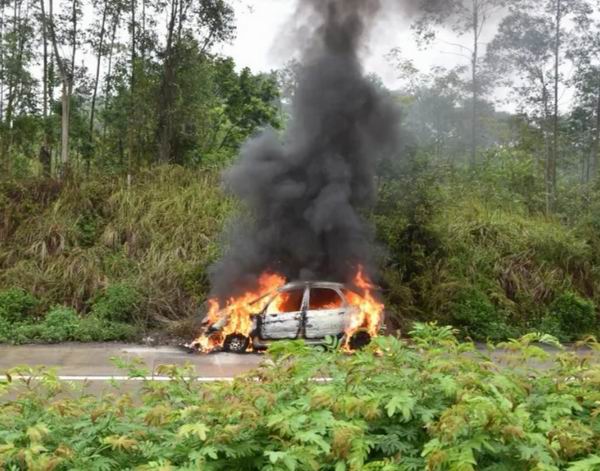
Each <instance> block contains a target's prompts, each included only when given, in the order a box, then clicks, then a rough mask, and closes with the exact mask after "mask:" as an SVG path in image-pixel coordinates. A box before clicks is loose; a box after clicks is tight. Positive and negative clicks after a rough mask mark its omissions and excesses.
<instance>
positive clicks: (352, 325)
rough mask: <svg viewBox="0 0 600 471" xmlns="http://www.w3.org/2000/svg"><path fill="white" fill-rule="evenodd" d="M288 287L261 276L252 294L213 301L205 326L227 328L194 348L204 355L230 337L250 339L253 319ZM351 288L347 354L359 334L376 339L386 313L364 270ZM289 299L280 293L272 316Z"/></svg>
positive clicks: (271, 308) (281, 281) (269, 275)
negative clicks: (278, 291) (351, 343)
mask: <svg viewBox="0 0 600 471" xmlns="http://www.w3.org/2000/svg"><path fill="white" fill-rule="evenodd" d="M285 283H286V279H285V278H284V277H283V276H281V275H278V274H274V273H269V272H266V273H263V274H262V275H261V276H260V278H259V280H258V288H256V289H255V290H253V291H248V292H246V293H244V294H242V295H240V296H237V297H232V298H229V299H228V300H227V301H226V302H225V303H224V304H221V303H219V301H218V300H217V299H210V300H209V301H208V307H209V309H208V314H207V318H206V321H205V325H206V326H208V327H210V326H213V325H215V324H218V323H219V322H226V324H225V325H223V326H222V327H221V326H219V327H220V328H219V331H218V332H213V333H204V334H202V335H201V336H200V337H199V338H198V339H196V340H195V341H194V342H193V343H192V344H191V346H192V347H194V348H197V349H198V350H200V351H202V352H210V351H213V350H215V349H216V348H218V347H221V346H222V345H223V343H224V342H225V339H226V338H227V336H229V335H232V334H241V335H244V336H245V337H250V334H251V331H252V316H254V315H257V314H259V313H261V312H262V311H263V309H264V308H265V307H266V305H267V303H268V302H270V301H271V300H273V296H269V294H271V293H275V291H277V290H278V289H279V288H281V287H282V286H284V285H285ZM352 285H353V287H354V288H356V289H357V291H356V292H355V291H350V290H347V291H346V293H347V294H346V295H347V301H348V303H349V304H350V306H352V311H351V313H352V314H351V318H350V321H349V324H348V326H347V328H346V330H345V334H346V344H345V349H347V350H349V349H350V347H349V346H348V343H349V341H350V339H351V338H352V336H353V335H354V334H356V333H357V332H359V331H365V332H367V333H368V334H369V335H370V336H371V338H373V337H376V336H377V334H378V331H379V327H380V326H381V321H382V317H383V310H384V305H383V304H382V303H380V302H379V301H377V300H376V299H375V297H374V296H373V291H374V289H375V287H374V285H373V284H372V283H371V281H370V280H369V278H368V276H367V275H366V274H365V273H364V269H363V267H362V266H359V267H358V271H357V273H356V276H355V278H354V281H353V283H352ZM290 296H291V295H290V294H289V293H286V292H282V293H279V295H278V296H277V297H276V298H275V299H274V302H272V303H271V304H270V305H269V313H277V312H281V311H282V310H283V307H284V306H285V305H286V304H287V303H288V302H289V300H290ZM337 307H339V305H338V304H336V303H333V304H326V305H325V306H321V307H320V309H327V308H332V309H334V308H337Z"/></svg>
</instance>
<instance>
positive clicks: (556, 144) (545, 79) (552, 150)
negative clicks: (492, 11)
mask: <svg viewBox="0 0 600 471" xmlns="http://www.w3.org/2000/svg"><path fill="white" fill-rule="evenodd" d="M583 6H584V4H583V3H582V2H580V1H579V0H569V1H568V2H567V1H565V0H544V1H543V2H541V4H540V2H539V1H533V0H522V1H521V2H518V3H517V4H515V5H513V6H512V7H511V12H510V14H509V15H508V16H507V17H506V18H504V20H503V21H502V23H501V24H500V27H499V30H498V34H497V36H496V37H495V38H494V40H493V41H492V43H491V44H490V46H489V48H488V51H489V54H488V63H489V64H491V65H492V66H493V67H494V68H495V69H496V70H500V71H502V72H503V74H504V76H505V77H508V78H509V81H508V82H507V84H510V86H511V87H512V88H513V90H515V91H516V92H517V93H516V96H517V98H518V99H519V100H520V101H521V104H522V105H523V108H524V110H525V111H528V112H530V113H533V114H534V115H536V116H537V117H538V118H540V119H539V122H540V126H541V127H542V129H543V135H544V143H545V151H546V152H545V159H544V162H545V164H544V180H545V185H546V209H547V211H548V212H551V211H552V210H553V209H554V206H555V203H556V196H557V195H556V193H557V171H556V169H557V165H558V163H559V161H560V125H559V122H560V103H559V102H560V96H561V87H562V86H563V84H564V80H565V77H564V76H563V74H562V70H563V67H564V65H565V62H566V56H567V54H566V51H565V48H564V44H567V43H568V41H569V38H568V37H569V35H570V34H571V32H570V31H569V30H568V29H567V28H566V24H567V17H571V18H572V17H573V14H574V13H576V12H578V11H581V9H582V8H583Z"/></svg>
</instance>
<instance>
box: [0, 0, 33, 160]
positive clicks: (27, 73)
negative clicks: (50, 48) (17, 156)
mask: <svg viewBox="0 0 600 471" xmlns="http://www.w3.org/2000/svg"><path fill="white" fill-rule="evenodd" d="M29 1H30V0H13V1H12V4H11V3H10V2H8V3H6V6H7V7H9V8H10V9H11V10H12V11H11V12H4V5H3V6H2V11H3V13H2V16H3V20H2V23H3V24H2V29H3V31H2V41H1V42H0V49H1V50H2V57H1V62H2V71H1V72H2V75H1V77H0V79H1V80H2V84H3V86H2V91H1V94H2V99H1V101H2V102H3V105H2V107H3V109H2V118H3V119H2V123H1V124H0V126H1V127H0V137H1V142H0V155H1V156H2V159H1V160H2V161H3V162H4V164H5V167H6V169H7V170H8V168H9V166H10V160H9V154H10V151H11V148H12V146H13V144H14V138H15V124H16V122H17V120H18V119H19V117H20V116H22V115H23V116H24V115H26V114H28V113H31V112H32V111H33V109H34V92H35V85H36V83H35V80H34V78H33V76H32V73H31V66H32V65H33V60H34V52H33V38H34V29H33V21H32V17H31V13H30V12H31V8H30V7H31V5H30V4H29ZM5 15H6V16H5Z"/></svg>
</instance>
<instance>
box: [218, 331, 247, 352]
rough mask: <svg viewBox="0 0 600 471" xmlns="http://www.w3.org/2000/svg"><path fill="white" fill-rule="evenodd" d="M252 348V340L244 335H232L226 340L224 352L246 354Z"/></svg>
mask: <svg viewBox="0 0 600 471" xmlns="http://www.w3.org/2000/svg"><path fill="white" fill-rule="evenodd" d="M249 346H250V339H249V338H248V337H246V336H245V335H242V334H231V335H228V336H227V337H226V338H225V342H224V343H223V351H225V352H229V353H244V352H245V351H246V350H248V347H249Z"/></svg>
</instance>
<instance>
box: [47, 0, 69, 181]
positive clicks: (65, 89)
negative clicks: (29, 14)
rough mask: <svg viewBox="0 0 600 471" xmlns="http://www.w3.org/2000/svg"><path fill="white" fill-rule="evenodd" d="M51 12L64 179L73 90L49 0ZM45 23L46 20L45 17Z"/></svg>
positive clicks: (51, 3)
mask: <svg viewBox="0 0 600 471" xmlns="http://www.w3.org/2000/svg"><path fill="white" fill-rule="evenodd" d="M48 9H49V12H48V26H49V28H48V29H49V30H50V39H51V41H52V48H53V50H54V56H55V57H56V62H57V64H58V69H59V71H60V77H61V82H62V93H61V103H62V109H61V149H60V163H61V167H62V168H61V169H60V170H61V175H62V176H63V177H64V176H66V175H68V173H69V172H68V166H69V101H70V90H71V81H72V78H71V74H70V72H69V70H67V65H66V64H65V62H64V60H63V58H62V57H61V55H60V52H59V51H58V41H57V38H56V28H55V26H54V14H53V0H49V8H48ZM44 21H46V18H45V17H44Z"/></svg>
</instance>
